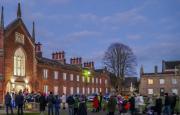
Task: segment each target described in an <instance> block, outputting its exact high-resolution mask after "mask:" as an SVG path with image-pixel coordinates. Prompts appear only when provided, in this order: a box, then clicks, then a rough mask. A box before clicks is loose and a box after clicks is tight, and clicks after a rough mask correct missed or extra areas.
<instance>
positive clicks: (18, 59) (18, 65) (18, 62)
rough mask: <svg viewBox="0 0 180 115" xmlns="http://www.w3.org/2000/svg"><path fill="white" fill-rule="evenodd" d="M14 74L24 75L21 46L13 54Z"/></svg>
mask: <svg viewBox="0 0 180 115" xmlns="http://www.w3.org/2000/svg"><path fill="white" fill-rule="evenodd" d="M14 75H15V76H25V54H24V52H23V50H22V49H21V48H18V49H17V50H16V51H15V54H14Z"/></svg>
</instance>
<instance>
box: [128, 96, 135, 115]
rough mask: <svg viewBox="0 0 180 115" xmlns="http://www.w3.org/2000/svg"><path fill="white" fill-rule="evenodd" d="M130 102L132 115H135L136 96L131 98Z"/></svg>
mask: <svg viewBox="0 0 180 115" xmlns="http://www.w3.org/2000/svg"><path fill="white" fill-rule="evenodd" d="M129 102H130V112H131V115H135V97H134V95H131V98H130V99H129Z"/></svg>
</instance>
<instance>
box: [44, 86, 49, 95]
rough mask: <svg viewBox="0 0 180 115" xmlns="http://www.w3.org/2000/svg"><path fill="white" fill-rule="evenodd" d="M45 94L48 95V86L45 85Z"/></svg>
mask: <svg viewBox="0 0 180 115" xmlns="http://www.w3.org/2000/svg"><path fill="white" fill-rule="evenodd" d="M44 93H46V94H48V85H44Z"/></svg>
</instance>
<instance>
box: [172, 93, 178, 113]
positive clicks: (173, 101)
mask: <svg viewBox="0 0 180 115" xmlns="http://www.w3.org/2000/svg"><path fill="white" fill-rule="evenodd" d="M176 99H177V96H176V94H175V93H173V95H172V97H171V113H172V115H173V114H174V110H175V106H176Z"/></svg>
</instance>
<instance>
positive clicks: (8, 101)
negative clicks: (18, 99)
mask: <svg viewBox="0 0 180 115" xmlns="http://www.w3.org/2000/svg"><path fill="white" fill-rule="evenodd" d="M11 99H12V98H11V96H10V95H9V94H7V95H6V96H5V104H6V105H10V104H11Z"/></svg>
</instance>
